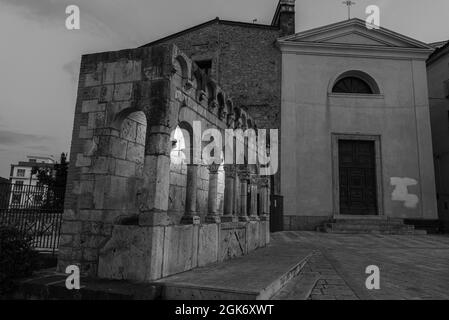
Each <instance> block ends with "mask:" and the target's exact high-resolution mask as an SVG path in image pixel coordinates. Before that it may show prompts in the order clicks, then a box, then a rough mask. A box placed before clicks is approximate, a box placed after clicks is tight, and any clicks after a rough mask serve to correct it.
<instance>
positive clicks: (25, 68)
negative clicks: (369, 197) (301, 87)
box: [0, 0, 449, 177]
mask: <svg viewBox="0 0 449 320" xmlns="http://www.w3.org/2000/svg"><path fill="white" fill-rule="evenodd" d="M277 2H278V0H67V1H66V0H0V67H1V69H0V70H1V71H0V176H3V177H9V170H10V164H11V163H16V162H18V161H19V160H23V159H25V156H26V155H27V154H32V153H41V154H54V155H56V156H58V155H59V154H60V153H61V152H69V151H70V139H71V133H72V125H73V112H74V108H75V100H76V86H77V79H78V69H79V63H80V57H81V55H82V54H84V53H92V52H99V51H108V50H119V49H123V48H130V47H136V46H140V45H143V44H145V43H148V42H151V41H153V40H157V39H158V38H160V37H163V36H166V35H169V34H171V33H174V32H177V31H180V30H182V29H185V28H187V27H191V26H194V25H196V24H199V23H202V22H204V21H207V20H210V19H213V18H215V17H217V16H218V17H220V18H221V19H226V20H234V21H245V22H251V21H252V20H253V19H257V20H258V23H262V24H270V23H271V19H272V16H273V14H274V10H275V8H276V5H277ZM355 2H356V3H357V4H356V5H355V7H354V8H353V16H354V17H359V18H362V19H364V17H365V14H364V11H365V7H366V6H368V5H370V4H375V5H378V6H379V7H380V9H381V24H382V26H384V27H386V28H389V29H392V30H394V31H396V32H399V33H403V34H405V35H407V36H411V37H413V38H416V39H418V40H421V41H424V42H435V41H440V40H445V39H449V19H448V14H449V1H448V0H432V1H418V0H355ZM71 4H75V5H78V6H79V7H80V10H81V30H75V31H68V30H67V29H65V19H66V14H65V8H66V7H67V6H68V5H71ZM346 15H347V11H346V7H345V6H344V5H343V4H342V0H296V16H297V18H296V31H297V32H298V31H303V30H306V29H310V28H313V27H318V26H321V25H325V24H328V23H333V22H337V21H340V20H343V19H345V18H346Z"/></svg>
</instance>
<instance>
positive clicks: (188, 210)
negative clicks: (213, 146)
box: [181, 164, 200, 224]
mask: <svg viewBox="0 0 449 320" xmlns="http://www.w3.org/2000/svg"><path fill="white" fill-rule="evenodd" d="M198 167H199V166H198V165H197V164H188V165H187V186H186V207H185V213H184V216H183V217H182V219H181V224H199V223H200V217H199V216H198V215H197V211H196V195H197V192H198Z"/></svg>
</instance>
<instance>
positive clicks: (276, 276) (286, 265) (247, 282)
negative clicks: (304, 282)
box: [155, 243, 312, 300]
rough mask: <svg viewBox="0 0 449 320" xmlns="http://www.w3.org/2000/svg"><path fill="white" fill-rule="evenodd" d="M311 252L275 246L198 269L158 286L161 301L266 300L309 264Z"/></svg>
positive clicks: (282, 245) (160, 281)
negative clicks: (160, 292)
mask: <svg viewBox="0 0 449 320" xmlns="http://www.w3.org/2000/svg"><path fill="white" fill-rule="evenodd" d="M311 254H312V251H311V250H309V249H304V248H298V247H294V246H289V245H286V244H285V243H284V244H272V245H270V246H269V247H267V248H265V249H259V250H257V251H255V252H253V253H251V254H249V255H247V256H245V257H242V258H238V259H234V260H230V261H226V262H224V263H221V264H215V265H212V266H209V267H205V268H198V269H195V270H192V271H189V272H184V273H181V274H178V275H174V276H171V277H168V278H165V279H162V280H159V281H157V282H155V283H157V284H158V285H160V286H161V287H162V295H161V298H162V299H168V300H172V299H181V300H203V299H209V300H267V299H270V298H272V297H273V296H274V295H275V294H276V293H277V292H278V291H279V290H280V289H281V288H282V287H284V286H285V285H286V284H287V283H288V282H289V281H290V280H291V279H293V278H294V277H296V276H297V275H298V274H299V272H300V271H301V269H302V267H303V266H304V265H305V264H306V262H307V260H308V258H309V257H310V256H311Z"/></svg>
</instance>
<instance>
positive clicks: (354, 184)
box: [338, 140, 378, 215]
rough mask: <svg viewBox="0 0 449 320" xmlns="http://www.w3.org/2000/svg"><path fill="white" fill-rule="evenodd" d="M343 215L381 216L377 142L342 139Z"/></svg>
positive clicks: (341, 207) (341, 185) (340, 180)
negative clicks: (379, 210)
mask: <svg viewBox="0 0 449 320" xmlns="http://www.w3.org/2000/svg"><path fill="white" fill-rule="evenodd" d="M338 158H339V161H338V162H339V187H340V214H341V215H377V214H378V208H377V182H376V154H375V142H374V141H361V140H339V142H338Z"/></svg>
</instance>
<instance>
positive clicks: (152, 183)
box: [138, 126, 171, 226]
mask: <svg viewBox="0 0 449 320" xmlns="http://www.w3.org/2000/svg"><path fill="white" fill-rule="evenodd" d="M148 130H149V132H148V134H147V141H146V147H145V163H144V169H143V185H142V188H141V189H140V190H139V193H138V205H139V210H140V213H139V225H141V226H161V225H169V224H170V223H171V222H170V219H169V217H168V215H167V210H168V194H169V188H170V133H169V128H167V127H163V126H154V127H151V128H148Z"/></svg>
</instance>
